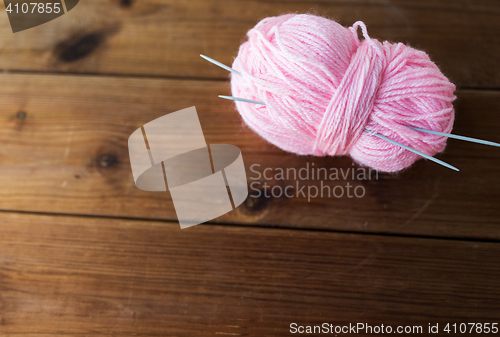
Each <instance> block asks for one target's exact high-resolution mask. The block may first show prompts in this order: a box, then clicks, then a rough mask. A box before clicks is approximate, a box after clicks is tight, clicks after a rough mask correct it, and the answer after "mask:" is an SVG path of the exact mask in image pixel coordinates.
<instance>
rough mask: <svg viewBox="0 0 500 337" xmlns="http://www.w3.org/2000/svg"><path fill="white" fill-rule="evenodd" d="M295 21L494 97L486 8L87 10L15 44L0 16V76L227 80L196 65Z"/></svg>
mask: <svg viewBox="0 0 500 337" xmlns="http://www.w3.org/2000/svg"><path fill="white" fill-rule="evenodd" d="M2 6H3V4H2ZM295 12H297V13H316V14H319V15H324V16H327V17H333V18H335V19H336V20H337V21H339V22H340V23H341V24H343V25H344V26H350V25H352V24H353V23H354V22H355V21H357V20H363V21H364V22H365V23H366V24H367V25H368V27H369V32H370V34H371V36H373V37H376V38H378V39H380V40H389V41H395V42H399V41H400V42H404V43H407V44H409V45H411V46H414V47H416V48H419V49H423V50H426V51H427V52H428V53H429V54H430V55H431V57H432V58H433V59H434V60H435V61H436V62H437V64H438V65H439V66H440V67H441V68H442V70H443V72H444V73H445V74H446V75H447V76H449V77H450V79H451V80H452V81H454V82H455V83H457V84H458V85H460V86H462V87H481V88H498V87H500V67H499V66H498V62H497V55H498V54H499V53H500V36H499V34H498V32H499V31H500V20H499V14H500V12H499V10H498V3H497V1H495V0H474V1H465V0H463V1H447V0H438V1H436V0H424V1H422V0H401V1H397V2H395V1H391V2H387V1H382V0H378V1H369V0H359V1H354V2H352V1H350V2H345V1H340V2H339V1H333V0H323V1H295V0H275V1H260V0H240V1H233V0H223V1H205V0H190V1H176V0H163V1H160V0H141V1H118V0H113V1H102V0H86V1H81V2H80V4H78V6H77V7H75V9H73V10H72V11H71V12H69V13H68V14H66V15H65V16H64V17H61V18H59V19H57V20H54V21H52V22H50V23H47V24H44V25H42V26H39V27H36V28H34V29H29V30H26V31H23V32H19V33H16V34H12V32H11V30H10V27H9V22H8V19H7V16H6V15H3V16H1V17H0V49H1V50H2V53H1V55H0V68H2V69H9V70H28V71H48V72H72V73H75V72H76V73H101V74H130V75H148V76H175V77H194V78H227V74H226V73H225V72H224V71H223V70H220V69H218V68H216V67H215V66H211V65H209V64H207V62H206V61H203V60H202V59H201V58H200V57H199V56H198V55H199V54H200V53H203V54H207V55H210V56H212V57H214V58H216V59H218V60H220V61H221V62H225V63H228V64H230V63H231V62H232V60H233V58H234V57H235V56H236V54H237V51H238V46H239V44H240V43H241V41H243V40H244V39H245V34H246V32H247V30H248V29H250V28H251V27H253V26H254V25H255V24H256V23H257V22H258V21H259V20H260V19H262V18H264V17H267V16H273V15H279V14H283V13H295Z"/></svg>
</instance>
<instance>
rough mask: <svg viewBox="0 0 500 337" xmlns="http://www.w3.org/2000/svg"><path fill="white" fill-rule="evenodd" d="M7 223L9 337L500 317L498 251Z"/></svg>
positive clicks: (431, 243)
mask: <svg viewBox="0 0 500 337" xmlns="http://www.w3.org/2000/svg"><path fill="white" fill-rule="evenodd" d="M0 223H1V224H2V225H1V226H0V280H1V283H0V293H1V297H0V322H1V323H0V333H1V334H2V336H5V335H7V336H9V335H11V334H12V335H18V334H22V335H35V334H36V335H56V334H57V335H67V336H70V335H82V334H85V335H100V336H101V335H106V336H107V335H124V336H125V335H127V336H131V335H139V336H146V335H148V336H160V335H161V336H191V335H197V336H200V335H203V336H211V335H233V336H271V335H272V336H289V335H290V332H289V329H290V328H289V326H290V323H294V322H295V323H298V324H299V325H314V324H322V323H324V322H328V323H331V324H334V325H344V324H349V323H352V324H356V323H358V322H359V323H367V324H370V325H372V326H375V325H378V326H380V325H381V324H384V326H387V325H391V326H392V327H393V328H394V329H396V327H397V326H398V325H412V326H413V325H421V326H423V329H427V328H428V323H431V324H433V325H434V324H436V323H438V324H439V326H440V329H443V328H444V326H445V324H446V323H462V322H465V323H468V322H475V323H477V322H498V318H499V317H500V306H499V303H500V297H499V294H498V279H499V278H500V271H499V269H498V261H499V258H500V245H499V244H498V243H485V242H463V241H456V240H452V241H449V240H436V239H416V238H398V237H386V236H373V235H352V234H334V233H324V232H312V231H297V230H280V229H256V228H244V227H240V228H238V227H226V226H204V225H200V226H196V227H193V228H190V229H185V230H181V229H179V228H178V226H177V225H176V224H172V223H167V222H150V221H149V222H147V221H129V220H117V219H98V218H80V217H64V216H43V215H21V214H15V213H14V214H10V213H1V214H0ZM424 332H425V330H424ZM441 334H444V333H443V332H442V331H441ZM360 335H364V334H362V333H360ZM379 335H380V334H379Z"/></svg>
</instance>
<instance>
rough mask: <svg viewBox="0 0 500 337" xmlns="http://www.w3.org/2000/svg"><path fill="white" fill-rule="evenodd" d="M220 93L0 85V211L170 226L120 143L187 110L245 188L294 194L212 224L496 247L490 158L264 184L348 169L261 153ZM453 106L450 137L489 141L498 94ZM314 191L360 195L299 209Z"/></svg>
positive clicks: (202, 85) (173, 85)
mask: <svg viewBox="0 0 500 337" xmlns="http://www.w3.org/2000/svg"><path fill="white" fill-rule="evenodd" d="M228 90H229V88H228V83H226V82H213V81H195V80H185V81H180V80H163V79H134V78H122V77H115V78H113V77H102V76H101V77H87V76H57V75H56V76H52V75H50V76H49V75H37V76H33V75H21V74H13V75H12V74H10V75H8V74H4V75H2V76H1V77H0V128H1V130H3V131H2V133H0V144H2V146H1V148H0V151H1V152H0V186H2V188H1V189H0V209H2V210H17V211H26V212H46V213H47V212H48V213H65V214H86V215H99V216H112V217H132V218H143V219H165V220H173V221H175V220H176V215H175V211H174V208H173V204H172V201H171V199H170V196H169V194H168V193H159V192H156V193H155V192H144V191H141V190H139V189H137V188H136V187H135V185H134V182H133V178H132V173H131V168H130V163H129V157H128V149H127V139H128V137H129V135H130V134H131V133H132V132H133V131H134V130H136V129H137V128H139V127H140V126H141V125H143V124H145V123H147V122H149V121H151V120H153V119H155V118H157V117H160V116H163V115H165V114H167V113H170V112H174V111H177V110H180V109H183V108H186V107H189V106H196V107H197V110H198V115H199V117H200V121H201V124H202V127H203V131H204V133H205V137H206V140H207V143H209V144H216V143H222V144H234V145H236V146H238V147H239V148H240V149H241V150H242V153H243V160H244V162H245V165H246V168H247V178H248V180H249V183H255V182H258V183H261V185H258V184H256V185H252V187H254V188H256V189H258V190H260V191H261V192H265V191H266V190H267V193H269V194H268V195H271V194H270V193H271V192H272V188H274V186H279V187H280V188H282V189H284V188H286V187H287V186H293V189H292V190H293V191H294V193H292V194H293V195H294V197H293V198H286V197H283V196H282V197H269V198H266V197H264V196H261V197H259V198H255V197H252V196H256V195H257V192H255V191H254V190H251V191H250V193H251V197H250V198H248V199H247V201H246V202H245V203H244V204H243V205H241V206H240V207H239V208H237V209H236V210H235V211H233V212H231V213H229V214H227V215H224V216H222V217H220V218H218V219H216V220H215V222H221V223H237V224H249V225H261V226H279V227H294V228H314V229H322V230H340V231H348V232H374V233H391V234H405V235H422V236H439V237H447V236H449V237H461V238H477V239H493V240H498V239H499V238H500V222H499V219H500V208H499V207H498V205H499V201H500V189H499V187H500V177H499V176H498V167H499V166H500V150H499V149H498V148H493V147H487V146H481V145H477V144H470V143H465V142H460V141H454V140H451V141H450V142H449V146H448V148H447V149H446V151H445V153H444V154H443V155H439V156H438V157H439V158H440V159H442V160H444V161H446V162H449V163H451V164H453V165H456V166H458V167H459V168H460V169H461V171H460V172H459V173H457V172H453V171H451V170H448V169H446V168H443V167H441V166H439V165H436V164H434V163H432V162H428V161H424V160H421V161H419V162H417V163H416V164H415V165H414V166H413V167H411V168H410V169H408V170H407V171H405V172H402V173H400V174H397V175H392V174H382V173H380V174H379V175H378V178H377V176H373V177H371V178H370V179H369V180H358V179H357V177H356V178H355V179H352V176H351V175H349V176H348V177H346V178H345V179H344V178H342V177H341V176H340V179H339V180H324V179H322V180H323V182H322V181H319V180H300V179H299V178H297V179H294V177H293V176H290V177H289V179H284V180H277V179H274V178H273V179H271V180H269V181H265V179H264V178H263V177H261V178H260V179H257V178H258V174H257V173H255V172H254V171H259V172H260V173H261V174H262V173H263V171H264V169H266V168H271V169H275V168H284V169H288V168H293V169H295V170H297V171H299V170H300V169H301V168H305V167H307V165H309V166H310V167H312V166H313V165H314V167H316V168H326V169H329V170H330V169H332V168H336V169H339V170H340V169H342V170H347V169H353V168H357V166H356V165H354V164H353V162H352V161H351V160H350V159H349V158H347V157H327V158H317V157H306V156H302V157H300V156H296V155H293V154H289V153H285V152H283V151H281V150H279V149H277V148H276V147H274V146H272V145H270V144H268V143H266V142H265V141H264V140H262V139H261V138H259V137H258V136H257V135H256V134H255V133H253V132H252V131H251V130H249V129H248V128H247V127H246V126H245V125H244V124H243V122H242V121H241V119H240V116H239V115H238V113H237V112H236V111H235V109H234V105H233V104H232V103H231V102H229V101H225V100H221V99H219V98H217V95H218V94H225V93H227V92H228ZM457 95H458V97H459V98H458V101H457V102H456V108H457V120H456V124H455V125H456V127H455V130H454V131H455V133H457V134H463V135H468V136H472V137H480V138H485V139H489V140H492V141H497V142H499V141H500V138H498V130H499V129H500V119H499V117H498V114H497V113H496V111H498V110H499V109H500V94H499V93H498V92H496V91H468V90H462V91H459V92H458V93H457ZM253 165H260V166H253ZM252 167H253V171H252V169H251V168H252ZM344 172H346V171H344ZM264 182H267V184H268V187H267V189H266V187H265V186H264V185H263V183H264ZM321 183H323V184H324V185H328V186H329V187H330V188H332V189H333V188H335V186H337V185H340V186H343V188H344V189H346V186H347V183H349V184H351V186H353V187H358V186H360V187H359V188H360V190H359V191H360V193H361V189H363V190H364V191H365V195H364V196H363V197H362V198H356V197H354V198H349V197H348V196H347V192H346V194H344V195H343V196H342V197H340V198H336V197H333V196H332V195H331V196H330V197H326V192H325V194H324V197H323V198H321V197H316V198H311V199H310V200H308V198H307V195H306V194H304V193H307V189H309V188H311V189H312V190H311V191H312V192H314V191H313V187H314V186H316V187H318V186H319V187H321ZM297 184H299V185H298V186H299V187H298V188H297ZM301 188H304V190H303V192H302V193H300V192H299V190H300V189H301ZM314 188H315V187H314ZM276 189H277V190H278V188H277V187H276ZM274 195H275V196H276V195H277V192H276V193H275V194H274ZM337 195H339V193H337Z"/></svg>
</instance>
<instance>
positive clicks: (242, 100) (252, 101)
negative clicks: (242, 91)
mask: <svg viewBox="0 0 500 337" xmlns="http://www.w3.org/2000/svg"><path fill="white" fill-rule="evenodd" d="M219 97H220V98H224V99H229V100H231V101H239V102H246V103H254V104H260V105H266V103H264V102H259V101H254V100H251V99H246V98H239V97H234V96H224V95H219Z"/></svg>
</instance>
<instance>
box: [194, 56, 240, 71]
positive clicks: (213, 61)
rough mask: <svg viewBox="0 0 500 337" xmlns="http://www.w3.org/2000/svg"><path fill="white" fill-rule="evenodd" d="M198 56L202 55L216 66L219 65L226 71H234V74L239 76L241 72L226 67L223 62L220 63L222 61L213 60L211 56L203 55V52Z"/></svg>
mask: <svg viewBox="0 0 500 337" xmlns="http://www.w3.org/2000/svg"><path fill="white" fill-rule="evenodd" d="M200 56H201V57H203V58H204V59H205V60H207V61H208V62H210V63H213V64H215V65H216V66H219V67H221V68H222V69H225V70H227V71H230V72H232V73H235V74H237V75H240V76H241V73H240V72H239V71H236V70H234V69H233V68H231V67H228V66H226V65H225V64H222V63H220V62H219V61H216V60H214V59H213V58H211V57H208V56H205V55H203V54H200Z"/></svg>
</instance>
